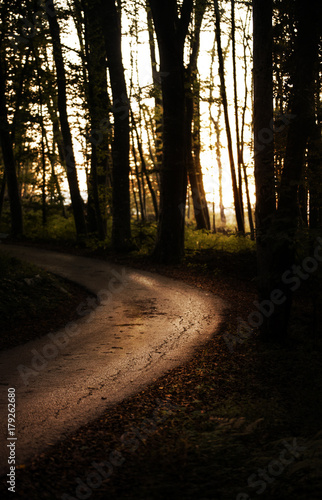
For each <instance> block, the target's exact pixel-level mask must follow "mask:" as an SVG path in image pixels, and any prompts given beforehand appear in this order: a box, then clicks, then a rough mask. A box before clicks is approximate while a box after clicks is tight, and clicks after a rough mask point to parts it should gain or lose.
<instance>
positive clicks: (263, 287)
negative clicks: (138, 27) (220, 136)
mask: <svg viewBox="0 0 322 500" xmlns="http://www.w3.org/2000/svg"><path fill="white" fill-rule="evenodd" d="M272 14H273V2H272V0H265V1H263V0H253V37H254V39H253V44H254V45H253V46H254V49H253V51H254V52H253V58H254V67H253V75H254V147H255V151H254V152H255V182H256V243H257V267H258V270H257V272H258V294H259V300H260V301H263V300H269V299H270V294H271V292H272V290H273V288H272V276H271V270H272V245H273V240H274V237H273V235H272V234H270V229H271V225H272V219H273V217H274V214H275V210H276V202H275V180H274V143H273V136H272V137H271V136H270V135H269V136H268V137H266V136H265V135H264V134H265V131H269V130H271V129H270V126H271V123H272V119H273V75H272V48H273V32H272ZM263 139H264V141H263ZM262 141H263V142H262ZM261 333H262V337H263V338H264V339H265V338H268V337H269V335H270V332H269V320H268V319H267V318H266V317H263V323H262V325H261Z"/></svg>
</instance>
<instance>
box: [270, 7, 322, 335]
mask: <svg viewBox="0 0 322 500" xmlns="http://www.w3.org/2000/svg"><path fill="white" fill-rule="evenodd" d="M321 10H322V9H321V3H320V2H317V1H312V2H310V3H307V2H305V1H304V0H296V2H295V12H296V19H297V21H298V29H297V37H296V40H295V47H294V60H293V65H292V67H291V80H292V83H293V90H292V96H291V102H290V109H291V113H292V114H293V115H294V119H293V120H292V121H291V123H290V125H289V129H288V134H287V142H286V152H285V159H284V167H283V171H282V178H281V185H280V197H279V203H278V208H277V212H276V217H275V218H276V220H275V236H276V240H275V243H274V247H273V249H274V250H273V262H274V268H273V279H274V287H276V288H279V289H280V290H282V292H283V293H284V295H285V301H284V303H283V304H282V305H281V306H279V307H278V308H276V309H275V310H274V314H272V316H271V318H270V338H271V339H274V340H277V341H279V342H283V340H284V338H286V336H287V326H288V321H289V316H290V311H291V306H292V298H293V290H292V288H293V286H290V279H289V276H288V274H289V269H292V266H293V265H294V261H295V245H296V241H295V240H296V232H297V228H298V225H299V187H300V185H301V181H302V179H303V173H304V165H305V155H306V149H307V144H308V139H309V137H310V135H311V134H313V133H314V104H315V103H314V79H315V75H316V65H317V62H318V47H319V38H320V27H321V23H322V16H321ZM298 68H301V71H299V70H298ZM281 229H282V230H281ZM287 272H288V274H287Z"/></svg>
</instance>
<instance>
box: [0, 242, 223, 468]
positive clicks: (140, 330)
mask: <svg viewBox="0 0 322 500" xmlns="http://www.w3.org/2000/svg"><path fill="white" fill-rule="evenodd" d="M0 249H1V250H2V251H5V252H7V253H9V254H11V255H13V256H16V257H18V258H20V259H23V260H27V261H29V262H32V263H34V264H37V265H38V266H40V267H42V268H44V269H46V270H48V271H50V272H52V273H56V274H58V275H61V276H63V277H65V278H68V279H70V280H72V281H75V282H76V283H79V284H81V285H83V286H85V287H86V288H87V289H88V290H89V291H91V292H93V293H94V294H95V295H96V296H97V297H98V299H97V300H95V299H93V298H90V297H89V298H88V301H87V303H82V304H80V305H79V308H78V314H79V320H78V321H77V322H74V323H70V324H68V325H66V327H65V328H64V329H63V330H60V331H59V332H56V333H54V334H48V335H46V336H45V337H43V338H41V339H38V340H35V341H31V342H28V343H26V344H24V345H22V346H18V347H16V348H13V349H10V350H7V351H3V352H2V353H1V354H0V388H1V400H0V411H1V420H0V426H1V427H0V432H1V441H2V446H1V447H2V452H1V456H0V474H3V473H6V472H8V470H7V469H8V465H7V451H5V448H6V447H5V446H3V444H5V443H6V440H7V435H8V434H7V404H8V401H7V389H8V388H9V387H13V388H15V391H16V437H17V441H16V453H17V463H18V464H24V463H25V462H26V461H28V460H29V459H31V458H32V457H33V456H35V455H36V454H38V453H40V452H41V451H43V450H44V449H45V448H46V447H47V446H49V445H51V444H54V443H55V442H57V441H58V440H60V439H63V438H64V437H66V435H68V433H70V432H72V431H73V430H75V429H77V428H78V427H80V426H81V425H83V424H85V423H87V422H88V421H90V420H92V419H94V418H96V417H97V416H99V415H100V414H101V413H103V411H104V409H105V408H106V407H107V406H109V405H111V404H113V403H116V402H119V401H121V400H122V399H124V398H126V397H128V396H130V395H132V394H134V393H136V392H138V391H140V390H141V389H142V388H143V387H144V386H146V385H147V384H149V383H151V382H152V381H153V380H155V379H156V378H157V377H159V376H160V375H162V374H163V373H164V372H166V371H167V370H169V369H171V368H173V367H175V366H177V365H180V364H182V363H183V362H184V361H185V360H186V359H188V358H189V357H191V355H192V354H193V352H194V349H195V348H196V347H198V346H199V345H200V344H202V343H203V342H205V341H207V340H208V339H209V338H211V337H212V335H213V334H214V333H215V331H216V329H218V326H219V323H220V321H221V318H222V314H223V310H224V307H225V305H224V303H223V301H222V300H221V299H219V298H218V297H215V296H214V295H212V294H210V293H206V292H203V291H200V290H198V289H196V288H193V287H191V286H189V285H186V284H184V283H181V282H178V281H174V280H171V279H169V278H166V277H163V276H159V275H157V274H152V273H148V272H144V271H138V270H134V269H131V268H127V267H122V266H117V265H114V264H110V263H107V262H105V261H100V260H96V259H89V258H84V257H77V256H72V255H65V254H62V253H56V252H51V251H45V250H41V249H34V248H25V247H18V246H17V247H16V246H11V245H1V247H0Z"/></svg>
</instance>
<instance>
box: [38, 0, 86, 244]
mask: <svg viewBox="0 0 322 500" xmlns="http://www.w3.org/2000/svg"><path fill="white" fill-rule="evenodd" d="M46 6H47V10H46V12H47V18H48V22H49V30H50V35H51V38H52V44H53V55H54V61H55V66H56V74H57V87H58V110H59V120H60V126H61V132H62V137H63V143H64V150H63V154H64V160H65V166H66V172H67V179H68V184H69V190H70V196H71V201H72V207H73V214H74V219H75V225H76V232H77V235H78V236H81V235H84V234H86V222H85V215H84V205H83V200H82V198H81V195H80V191H79V185H78V178H77V169H76V162H75V156H74V149H73V142H72V136H71V131H70V126H69V121H68V115H67V96H66V75H65V67H64V60H63V53H62V47H61V41H60V28H59V24H58V20H57V15H56V10H55V5H54V2H53V0H50V1H49V2H47V3H46Z"/></svg>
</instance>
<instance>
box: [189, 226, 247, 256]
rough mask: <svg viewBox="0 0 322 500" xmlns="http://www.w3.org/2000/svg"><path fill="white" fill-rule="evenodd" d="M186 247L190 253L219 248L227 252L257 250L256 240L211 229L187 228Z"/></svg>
mask: <svg viewBox="0 0 322 500" xmlns="http://www.w3.org/2000/svg"><path fill="white" fill-rule="evenodd" d="M185 248H186V252H187V253H189V254H194V253H197V252H201V251H202V250H219V251H221V252H227V253H238V252H249V251H251V252H252V251H254V250H255V242H254V241H252V240H251V239H250V238H247V237H243V236H238V235H236V234H230V235H225V234H221V233H215V234H214V233H211V232H210V231H206V230H204V229H202V230H199V231H198V230H196V229H192V228H191V227H187V228H186V232H185Z"/></svg>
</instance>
